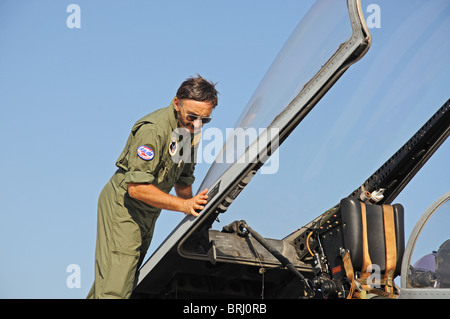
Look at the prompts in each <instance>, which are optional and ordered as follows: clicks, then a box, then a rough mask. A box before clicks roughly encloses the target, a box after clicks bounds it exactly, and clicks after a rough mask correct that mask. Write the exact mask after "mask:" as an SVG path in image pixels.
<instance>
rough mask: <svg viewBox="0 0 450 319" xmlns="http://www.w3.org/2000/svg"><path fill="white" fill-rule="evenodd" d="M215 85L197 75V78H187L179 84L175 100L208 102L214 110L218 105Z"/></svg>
mask: <svg viewBox="0 0 450 319" xmlns="http://www.w3.org/2000/svg"><path fill="white" fill-rule="evenodd" d="M215 85H216V84H215V83H213V82H209V81H207V80H205V79H204V78H202V77H201V76H200V75H199V74H197V77H191V78H188V79H186V81H184V82H183V83H181V85H180V87H179V88H178V91H177V98H178V99H179V100H181V99H189V100H195V101H200V102H205V101H209V102H211V103H212V106H213V108H214V107H216V105H217V103H218V98H217V95H218V94H219V92H217V90H216V88H215Z"/></svg>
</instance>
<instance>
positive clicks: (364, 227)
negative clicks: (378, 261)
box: [361, 203, 372, 277]
mask: <svg viewBox="0 0 450 319" xmlns="http://www.w3.org/2000/svg"><path fill="white" fill-rule="evenodd" d="M361 221H362V236H363V238H362V240H363V243H362V249H363V262H362V268H361V277H365V273H366V272H367V268H368V267H369V266H370V265H372V261H371V260H370V255H369V240H368V238H367V216H366V204H364V203H361ZM367 275H370V274H367Z"/></svg>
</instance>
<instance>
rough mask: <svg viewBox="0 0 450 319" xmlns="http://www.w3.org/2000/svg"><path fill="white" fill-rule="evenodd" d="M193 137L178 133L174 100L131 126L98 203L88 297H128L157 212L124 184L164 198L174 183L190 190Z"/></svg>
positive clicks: (149, 238)
mask: <svg viewBox="0 0 450 319" xmlns="http://www.w3.org/2000/svg"><path fill="white" fill-rule="evenodd" d="M192 138H193V135H192V134H189V133H188V135H187V136H186V135H182V134H180V133H179V129H178V121H177V119H176V113H175V110H174V103H173V100H172V103H171V104H170V106H168V107H166V108H162V109H159V110H157V111H155V112H153V113H151V114H149V115H147V116H144V117H143V118H142V119H140V120H139V121H137V122H136V123H135V124H134V126H133V128H132V130H131V134H130V136H129V138H128V141H127V143H126V145H125V148H124V150H123V152H122V154H121V155H120V156H119V159H118V160H117V162H116V165H117V167H118V170H117V171H116V173H115V174H114V175H113V176H112V178H111V179H110V180H109V182H108V183H107V184H106V185H105V187H104V188H103V190H102V192H101V194H100V197H99V200H98V220H97V242H96V249H95V281H94V284H93V286H92V288H91V291H90V292H89V294H88V298H129V296H130V294H131V291H132V288H133V284H134V280H135V275H136V272H137V270H138V269H139V267H140V265H141V264H142V262H143V258H144V256H145V254H146V252H147V249H148V247H149V245H150V242H151V239H152V236H153V230H154V227H155V222H156V220H157V218H158V216H159V214H160V211H161V209H159V208H155V207H152V206H150V205H147V204H145V203H143V202H141V201H139V200H136V199H134V198H131V197H130V196H129V194H128V192H127V184H128V183H151V184H153V185H155V186H156V187H158V188H159V189H161V190H162V191H164V192H166V193H169V192H170V190H171V189H172V187H173V186H174V184H180V185H184V186H189V185H191V184H192V183H193V182H194V175H193V173H194V168H195V151H196V146H197V144H198V143H193V142H190V140H191V139H192ZM189 142H190V145H187V143H189ZM183 151H184V152H185V153H186V154H184V155H183V156H181V154H182V153H183ZM186 151H188V152H186ZM186 156H187V157H186Z"/></svg>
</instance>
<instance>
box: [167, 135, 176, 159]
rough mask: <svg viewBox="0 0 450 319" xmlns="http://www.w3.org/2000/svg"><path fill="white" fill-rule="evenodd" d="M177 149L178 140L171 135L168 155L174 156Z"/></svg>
mask: <svg viewBox="0 0 450 319" xmlns="http://www.w3.org/2000/svg"><path fill="white" fill-rule="evenodd" d="M177 149H178V141H177V139H176V138H175V137H172V140H171V141H170V143H169V154H170V156H174V155H175V154H176V153H177Z"/></svg>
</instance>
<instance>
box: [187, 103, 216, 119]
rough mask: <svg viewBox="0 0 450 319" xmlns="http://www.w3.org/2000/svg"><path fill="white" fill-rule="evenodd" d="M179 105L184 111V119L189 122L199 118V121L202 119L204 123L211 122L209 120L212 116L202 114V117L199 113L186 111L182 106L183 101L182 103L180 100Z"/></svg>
mask: <svg viewBox="0 0 450 319" xmlns="http://www.w3.org/2000/svg"><path fill="white" fill-rule="evenodd" d="M180 106H181V107H182V108H183V110H184V113H186V119H187V120H188V121H189V122H194V121H196V120H201V121H202V124H206V123H209V122H211V120H212V118H211V117H209V116H204V117H203V116H199V115H195V114H190V113H187V112H186V109H185V108H184V106H183V103H182V102H181V101H180Z"/></svg>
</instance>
